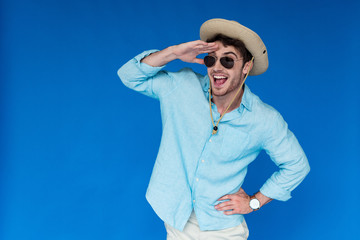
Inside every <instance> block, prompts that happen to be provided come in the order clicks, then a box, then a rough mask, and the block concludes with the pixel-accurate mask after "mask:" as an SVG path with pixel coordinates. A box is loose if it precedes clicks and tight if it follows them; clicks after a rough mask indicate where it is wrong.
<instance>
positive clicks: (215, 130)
mask: <svg viewBox="0 0 360 240" xmlns="http://www.w3.org/2000/svg"><path fill="white" fill-rule="evenodd" d="M253 59H254V57H253V58H252V59H251V68H250V70H251V69H252V65H253ZM249 72H250V71H248V72H247V73H246V76H245V78H244V81H243V82H242V83H241V85H240V87H239V90H238V91H237V92H236V94H235V96H234V97H233V99H232V100H231V102H230V104H229V106H228V107H227V108H226V110H225V111H224V113H223V114H221V116H220V118H219V120H218V121H217V123H216V124H215V122H214V119H213V115H212V108H211V81H210V80H209V83H210V88H209V106H210V117H211V123H212V125H213V129H212V135H214V134H216V133H217V131H218V130H219V128H218V125H219V123H220V120H221V119H222V118H223V117H224V115H225V113H226V112H227V111H228V110H229V108H230V106H231V104H233V102H234V101H235V98H236V97H237V95H238V94H239V92H240V91H241V88H242V86H243V85H244V83H245V80H246V78H247V77H248V75H249Z"/></svg>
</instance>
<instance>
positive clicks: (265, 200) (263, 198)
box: [254, 191, 273, 207]
mask: <svg viewBox="0 0 360 240" xmlns="http://www.w3.org/2000/svg"><path fill="white" fill-rule="evenodd" d="M254 196H255V198H256V199H257V200H259V202H260V207H262V206H264V205H265V204H267V203H269V202H271V201H272V200H273V199H272V198H269V197H267V196H265V195H264V194H262V193H261V192H260V191H258V192H257V193H255V194H254Z"/></svg>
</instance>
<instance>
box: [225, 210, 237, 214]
mask: <svg viewBox="0 0 360 240" xmlns="http://www.w3.org/2000/svg"><path fill="white" fill-rule="evenodd" d="M223 213H224V214H225V215H233V214H235V213H236V212H235V210H234V209H232V210H229V211H224V212H223Z"/></svg>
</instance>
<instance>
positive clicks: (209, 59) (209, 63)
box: [204, 56, 216, 67]
mask: <svg viewBox="0 0 360 240" xmlns="http://www.w3.org/2000/svg"><path fill="white" fill-rule="evenodd" d="M215 61H216V60H215V58H214V57H211V56H205V57H204V63H205V66H206V67H212V66H213V65H214V64H215Z"/></svg>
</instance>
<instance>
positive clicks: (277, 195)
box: [260, 179, 291, 201]
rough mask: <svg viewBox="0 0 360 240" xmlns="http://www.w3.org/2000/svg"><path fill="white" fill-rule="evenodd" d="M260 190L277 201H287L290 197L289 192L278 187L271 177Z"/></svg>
mask: <svg viewBox="0 0 360 240" xmlns="http://www.w3.org/2000/svg"><path fill="white" fill-rule="evenodd" d="M260 192H261V193H262V194H264V195H265V196H267V197H269V198H272V199H276V200H279V201H287V200H289V199H290V198H291V192H290V191H287V190H285V189H282V188H281V187H279V186H278V185H277V184H276V183H274V182H273V181H272V180H271V179H268V180H267V181H266V182H265V184H264V185H263V186H262V187H261V189H260Z"/></svg>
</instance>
